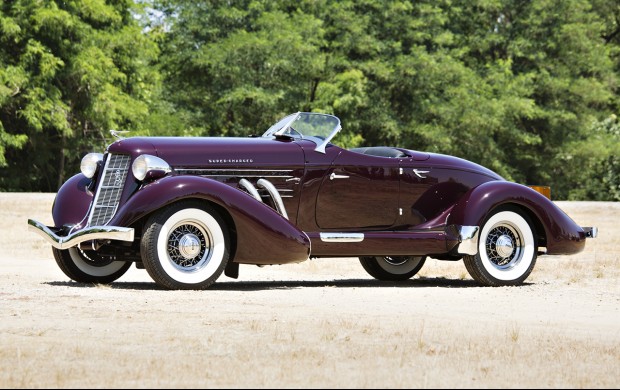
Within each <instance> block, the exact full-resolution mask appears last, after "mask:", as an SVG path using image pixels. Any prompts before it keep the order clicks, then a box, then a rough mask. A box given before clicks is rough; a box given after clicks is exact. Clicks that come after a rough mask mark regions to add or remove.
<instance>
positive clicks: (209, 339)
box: [0, 193, 620, 388]
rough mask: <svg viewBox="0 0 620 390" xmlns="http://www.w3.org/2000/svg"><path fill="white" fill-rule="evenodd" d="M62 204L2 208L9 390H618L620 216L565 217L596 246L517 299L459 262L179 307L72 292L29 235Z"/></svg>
mask: <svg viewBox="0 0 620 390" xmlns="http://www.w3.org/2000/svg"><path fill="white" fill-rule="evenodd" d="M53 197H54V195H53V194H23V193H22V194H19V193H0V318H1V322H0V386H2V387H4V388H26V387H27V388H40V387H63V388H68V387H70V388H82V387H85V388H111V387H114V388H130V387H132V388H164V387H194V388H195V387H201V388H215V387H227V388H230V387H236V388H239V387H242V388H247V387H261V388H265V387H272V388H273V387H278V388H283V387H287V388H290V387H295V388H309V387H312V388H352V387H365V388H366V387H373V388H404V387H406V388H427V387H441V388H471V387H475V388H524V387H538V388H540V387H545V388H618V387H619V386H620V283H619V277H620V264H619V260H620V255H619V251H618V249H617V248H618V246H620V227H618V223H620V204H619V203H601V202H557V204H558V205H559V206H560V207H561V208H562V209H563V210H565V211H566V212H567V214H568V215H570V216H571V217H572V218H573V219H574V220H575V221H576V222H577V223H579V224H581V225H583V226H592V225H594V226H598V227H599V228H600V235H599V237H598V238H597V239H594V240H589V242H588V243H587V248H586V250H585V251H584V252H583V253H581V254H578V255H573V256H559V257H556V256H545V257H540V258H539V260H538V263H537V265H536V268H535V270H534V272H533V273H532V275H531V276H530V278H529V279H528V280H527V283H526V284H525V285H523V286H520V287H512V288H483V287H478V286H477V285H476V284H475V283H474V282H473V280H472V279H471V278H470V277H469V275H468V274H467V272H466V270H465V267H464V266H463V264H462V262H457V263H449V262H439V261H435V260H429V261H428V262H427V264H426V265H425V267H424V268H423V269H422V272H421V273H420V275H418V276H416V277H414V278H413V279H412V280H410V281H407V282H404V283H381V282H377V281H374V280H372V279H371V278H370V277H369V276H368V275H367V274H366V273H365V271H364V270H363V269H362V267H361V265H360V264H359V262H358V261H357V260H356V259H321V260H312V261H308V262H305V263H301V264H296V265H284V266H273V267H264V268H258V267H255V266H242V267H241V270H240V271H241V274H240V278H239V279H238V280H233V279H229V278H226V277H222V278H221V279H220V280H219V281H218V283H217V284H216V285H215V286H214V287H213V288H212V289H210V290H207V291H191V292H183V291H164V290H161V289H159V288H157V287H156V285H155V284H154V283H153V282H152V280H151V279H150V278H149V276H148V274H147V273H146V271H144V270H138V269H135V268H133V267H132V268H131V269H130V271H129V272H128V273H127V274H126V275H125V276H123V277H122V278H121V279H120V280H119V281H117V282H116V283H113V284H112V285H110V286H102V285H85V284H78V283H74V282H71V281H70V280H69V279H68V278H67V277H66V276H65V275H64V274H63V273H62V272H61V271H60V269H59V268H58V267H57V266H56V264H55V262H54V260H53V258H52V255H51V250H50V248H49V246H48V245H47V244H45V243H44V241H43V240H42V239H41V238H39V237H38V236H36V235H34V234H33V233H29V232H28V231H27V229H26V226H27V223H26V221H27V219H28V218H35V219H38V220H40V221H42V222H45V223H48V224H51V222H52V221H51V211H50V210H51V205H52V202H53Z"/></svg>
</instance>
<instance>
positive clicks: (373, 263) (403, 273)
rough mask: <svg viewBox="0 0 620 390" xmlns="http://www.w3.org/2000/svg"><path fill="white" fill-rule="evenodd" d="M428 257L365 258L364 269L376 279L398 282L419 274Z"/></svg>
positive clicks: (362, 259)
mask: <svg viewBox="0 0 620 390" xmlns="http://www.w3.org/2000/svg"><path fill="white" fill-rule="evenodd" d="M425 261H426V257H424V256H363V257H360V263H361V264H362V267H364V269H365V270H366V272H368V274H369V275H370V276H372V277H374V278H375V279H379V280H388V281H398V280H407V279H410V278H411V277H413V276H414V275H415V274H417V273H418V272H419V271H420V269H421V268H422V266H423V265H424V262H425Z"/></svg>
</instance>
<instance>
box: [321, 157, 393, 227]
mask: <svg viewBox="0 0 620 390" xmlns="http://www.w3.org/2000/svg"><path fill="white" fill-rule="evenodd" d="M399 168H400V167H399V159H397V158H387V157H376V156H369V155H363V154H360V153H355V152H350V151H347V150H343V151H342V153H341V154H340V155H339V156H338V157H337V158H336V159H335V160H334V162H333V163H332V165H331V167H330V168H329V169H328V170H327V171H326V173H325V175H324V176H323V179H322V183H321V187H320V189H319V192H318V196H317V202H316V222H317V225H318V227H319V228H320V229H339V230H340V229H341V230H351V229H366V228H386V227H390V226H392V225H393V224H394V222H395V221H396V219H397V218H398V215H399V208H398V200H399V180H400V178H399Z"/></svg>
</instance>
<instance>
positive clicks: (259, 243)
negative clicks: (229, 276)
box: [109, 176, 310, 264]
mask: <svg viewBox="0 0 620 390" xmlns="http://www.w3.org/2000/svg"><path fill="white" fill-rule="evenodd" d="M184 199H202V200H204V201H208V202H211V203H214V204H216V205H218V206H220V207H221V208H223V209H225V210H226V211H227V212H228V213H229V214H230V217H231V219H232V220H233V222H234V225H235V226H234V229H235V230H236V238H237V240H236V241H237V247H236V251H235V253H234V258H233V259H232V260H233V261H234V262H236V263H245V264H284V263H291V262H300V261H304V260H307V259H308V256H309V254H310V240H309V238H308V236H307V235H306V234H305V233H304V232H303V231H301V230H299V229H298V228H297V227H296V226H294V225H293V224H292V223H290V222H289V221H288V220H287V219H286V218H284V217H282V216H281V215H280V214H278V213H277V212H276V211H275V210H273V209H272V208H271V207H268V206H266V205H265V204H263V203H261V202H258V201H257V200H256V199H254V198H252V197H251V196H250V195H248V194H246V193H245V192H242V191H240V190H238V189H236V188H233V187H231V186H229V185H226V184H222V183H220V182H218V181H215V180H212V179H207V178H204V177H198V176H168V177H165V178H163V179H161V180H158V181H155V182H152V183H150V184H148V185H146V186H144V187H142V188H141V189H140V190H139V191H137V192H136V193H135V194H134V195H133V196H132V197H131V198H129V200H128V201H127V202H126V203H125V204H124V205H123V206H122V207H121V208H120V209H119V210H118V211H117V213H116V215H115V216H114V218H113V219H112V220H111V221H110V223H109V225H112V226H130V225H132V224H134V223H136V222H137V221H139V220H141V219H142V218H145V217H146V216H148V215H150V214H151V213H153V212H156V211H157V210H159V209H161V208H163V207H165V206H167V205H170V204H172V203H175V202H178V201H181V200H184ZM231 228H233V227H231Z"/></svg>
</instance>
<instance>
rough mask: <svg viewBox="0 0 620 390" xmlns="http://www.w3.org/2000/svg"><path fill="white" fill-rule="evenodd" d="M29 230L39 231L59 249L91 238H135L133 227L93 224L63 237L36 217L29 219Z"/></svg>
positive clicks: (129, 239)
mask: <svg viewBox="0 0 620 390" xmlns="http://www.w3.org/2000/svg"><path fill="white" fill-rule="evenodd" d="M28 230H30V231H31V232H34V233H37V234H38V235H40V236H41V237H43V238H44V239H45V240H46V241H47V242H48V243H50V244H52V246H53V247H54V248H57V249H68V248H71V247H74V246H76V245H78V244H79V243H81V242H84V241H90V240H117V241H129V242H131V241H133V239H134V230H133V228H126V227H120V226H91V227H88V228H86V229H82V230H78V231H77V232H75V233H71V234H69V235H67V236H65V237H62V236H59V235H57V234H56V233H54V232H53V231H52V230H51V229H50V228H48V227H47V226H45V225H44V224H42V223H40V222H38V221H35V220H34V219H29V220H28Z"/></svg>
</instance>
